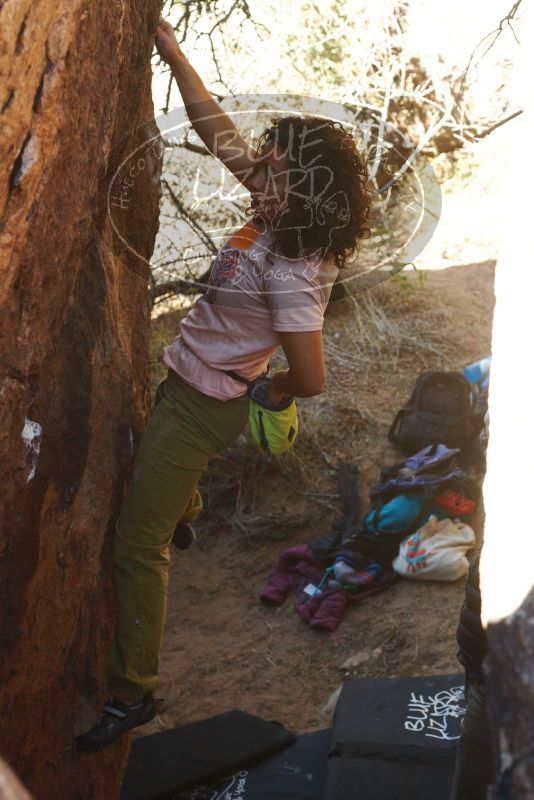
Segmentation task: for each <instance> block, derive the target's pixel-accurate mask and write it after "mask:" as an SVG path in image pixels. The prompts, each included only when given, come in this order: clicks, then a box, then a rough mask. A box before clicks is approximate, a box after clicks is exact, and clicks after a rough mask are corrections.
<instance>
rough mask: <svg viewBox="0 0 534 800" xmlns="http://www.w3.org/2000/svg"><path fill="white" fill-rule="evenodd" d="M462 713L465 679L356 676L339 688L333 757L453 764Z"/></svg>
mask: <svg viewBox="0 0 534 800" xmlns="http://www.w3.org/2000/svg"><path fill="white" fill-rule="evenodd" d="M464 714H465V701H464V675H463V674H458V675H437V676H431V677H428V676H424V677H409V678H385V679H378V680H376V679H371V678H357V679H355V680H350V681H347V682H346V683H345V684H344V685H343V689H342V691H341V694H340V697H339V700H338V703H337V706H336V712H335V716H334V731H333V735H332V750H331V752H332V754H335V755H338V756H342V757H347V756H359V757H374V756H380V757H383V758H393V759H395V760H398V761H414V760H415V761H418V762H419V763H433V764H444V763H450V762H451V761H454V758H455V753H456V747H457V743H458V739H459V737H460V732H461V726H462V720H463V717H464Z"/></svg>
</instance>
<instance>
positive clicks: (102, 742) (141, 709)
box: [76, 694, 161, 753]
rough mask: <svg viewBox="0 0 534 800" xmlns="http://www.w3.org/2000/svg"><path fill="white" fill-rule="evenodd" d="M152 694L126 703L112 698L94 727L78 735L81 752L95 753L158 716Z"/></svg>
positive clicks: (77, 742) (155, 701) (77, 739)
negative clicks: (135, 701) (134, 701)
mask: <svg viewBox="0 0 534 800" xmlns="http://www.w3.org/2000/svg"><path fill="white" fill-rule="evenodd" d="M158 703H161V700H155V699H154V698H153V697H152V695H148V694H147V695H145V697H143V699H142V700H139V701H138V702H137V703H131V704H126V703H122V702H121V701H120V700H115V699H114V698H112V699H111V700H109V701H108V702H107V703H106V705H105V706H104V708H103V709H102V711H101V713H100V716H99V718H98V719H97V721H96V722H95V724H94V725H93V727H92V728H91V729H90V730H88V731H87V732H86V733H82V734H81V735H80V736H77V737H76V746H77V749H78V751H79V752H81V753H95V752H96V751H97V750H103V749H104V747H109V745H110V744H113V742H114V741H116V740H117V739H118V738H119V737H120V736H122V734H123V733H126V731H129V730H130V729H131V728H137V727H138V726H139V725H145V724H146V723H147V722H150V720H151V719H154V717H155V716H156V705H157V704H158Z"/></svg>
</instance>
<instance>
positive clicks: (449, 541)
mask: <svg viewBox="0 0 534 800" xmlns="http://www.w3.org/2000/svg"><path fill="white" fill-rule="evenodd" d="M474 546H475V534H474V532H473V529H472V528H470V527H469V525H466V524H465V523H464V522H461V521H460V520H459V519H455V520H452V519H441V520H438V519H437V517H435V516H431V517H430V519H429V520H428V522H426V523H425V524H424V525H423V527H422V528H420V529H419V530H418V531H417V533H414V534H413V535H412V536H407V537H406V539H404V540H403V542H402V543H401V546H400V549H399V554H398V556H397V557H396V558H395V559H394V560H393V564H392V566H393V569H394V570H395V572H397V573H398V574H399V575H402V576H403V577H405V578H412V579H413V580H422V581H427V580H428V581H455V580H457V579H458V578H461V577H462V576H463V575H465V574H466V573H467V570H468V568H469V562H468V560H467V557H466V553H467V551H468V550H470V549H471V548H472V547H474Z"/></svg>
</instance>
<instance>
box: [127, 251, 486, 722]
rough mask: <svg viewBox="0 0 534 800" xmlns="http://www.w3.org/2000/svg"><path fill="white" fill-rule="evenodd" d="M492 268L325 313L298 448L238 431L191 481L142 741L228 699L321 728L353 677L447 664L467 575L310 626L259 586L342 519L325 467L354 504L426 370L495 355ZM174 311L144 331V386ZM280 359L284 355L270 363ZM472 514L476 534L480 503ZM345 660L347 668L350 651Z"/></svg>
mask: <svg viewBox="0 0 534 800" xmlns="http://www.w3.org/2000/svg"><path fill="white" fill-rule="evenodd" d="M493 275H494V263H493V262H488V261H486V262H483V263H474V264H467V265H461V266H451V267H449V268H447V269H442V270H439V271H429V272H427V273H425V280H424V281H422V280H421V277H420V274H418V273H414V272H412V273H408V274H407V275H406V276H402V278H401V279H399V280H396V281H390V282H388V283H387V284H385V285H381V286H378V287H375V288H374V289H373V290H371V291H370V292H367V293H364V294H361V295H359V296H358V297H357V298H356V301H355V302H353V301H350V300H344V301H341V302H338V303H335V304H333V306H332V307H331V310H330V311H329V313H328V314H327V317H326V320H325V329H324V338H325V352H326V358H327V364H328V370H329V374H328V387H327V389H326V391H325V392H324V394H323V395H321V396H320V397H316V398H311V399H309V400H302V401H301V402H300V405H299V407H300V419H301V432H300V434H299V437H298V441H297V443H296V445H295V448H294V451H292V452H290V453H288V454H286V455H284V456H282V457H280V458H279V459H277V460H275V461H274V462H273V463H268V462H267V461H266V459H265V458H264V456H263V454H262V453H261V452H260V451H259V450H257V449H256V448H255V447H254V445H252V444H251V443H250V442H248V440H247V438H246V436H242V437H240V439H239V440H238V441H237V442H236V444H235V445H234V446H232V448H230V449H229V450H228V451H226V452H225V453H224V454H222V455H221V456H218V457H216V458H214V459H213V460H212V462H211V465H210V468H209V470H208V472H207V473H206V475H205V476H204V478H203V479H202V483H201V486H200V488H201V490H202V493H203V496H204V502H205V508H204V511H203V513H202V515H201V517H200V519H199V520H198V522H197V524H196V530H197V533H198V535H199V540H198V542H197V543H196V544H195V545H194V546H193V547H192V548H191V549H190V550H189V551H185V552H183V551H178V550H176V549H174V548H173V552H172V565H171V570H170V586H169V604H168V616H167V626H166V634H165V644H164V649H163V653H162V658H161V668H160V676H161V687H160V691H159V696H162V697H164V698H165V704H164V706H163V707H162V710H161V712H160V713H159V714H158V716H157V717H156V719H155V720H154V721H153V722H152V723H150V725H147V726H144V727H143V729H142V731H140V732H139V735H146V734H148V733H152V732H155V731H157V730H161V729H164V728H169V727H173V726H176V725H180V724H183V723H187V722H191V721H194V720H199V719H202V718H205V717H208V716H211V715H213V714H217V713H220V712H223V711H226V710H229V709H231V708H239V709H242V710H244V711H248V712H251V713H254V714H257V715H259V716H261V717H264V718H266V719H273V720H278V721H279V722H281V723H283V724H285V725H286V726H287V727H289V728H290V729H292V730H294V731H295V732H303V731H310V730H314V729H317V728H322V727H325V726H327V725H329V724H330V721H331V714H332V706H333V703H332V702H330V705H329V704H328V701H329V699H330V698H331V696H332V693H333V692H334V691H335V690H336V689H337V688H338V687H339V686H340V684H341V682H342V681H343V680H344V679H346V678H347V677H349V676H351V675H360V676H377V677H378V676H380V677H383V676H396V675H426V674H428V675H430V674H439V673H450V672H456V671H460V670H459V665H458V662H457V660H456V649H457V648H456V641H455V630H456V625H457V621H458V615H459V610H460V606H461V603H462V600H463V583H464V579H460V580H458V581H456V582H454V583H446V584H441V583H437V582H411V581H409V580H404V579H403V580H399V581H398V583H396V584H395V585H394V586H393V587H391V588H389V589H387V590H386V591H385V592H383V593H381V594H378V595H376V596H373V597H370V598H367V599H364V600H363V601H360V602H354V603H351V604H349V607H348V610H347V612H346V614H345V617H344V619H343V621H342V622H341V624H340V626H339V628H338V629H337V631H335V632H333V633H326V632H317V631H313V630H311V629H309V628H308V627H307V626H306V625H305V623H304V622H303V621H302V620H301V619H300V618H299V617H298V616H297V615H296V614H295V612H294V611H293V608H292V602H291V599H289V600H288V601H287V602H286V604H285V605H284V606H282V607H281V608H278V609H273V608H266V607H263V606H262V605H261V603H260V602H259V599H258V598H259V592H260V589H261V586H262V584H263V582H264V581H265V579H266V577H267V575H268V572H269V570H270V568H271V566H272V564H273V563H274V561H275V559H276V557H277V555H278V553H279V552H280V551H281V550H283V549H285V548H286V547H288V546H291V545H293V544H296V543H299V542H304V541H306V540H308V539H311V538H313V537H317V536H321V535H324V534H326V533H328V532H329V531H330V529H331V525H332V523H333V521H334V520H335V519H337V518H338V517H339V514H340V510H339V509H340V503H339V500H338V495H337V485H336V470H335V466H336V464H337V462H338V461H339V460H340V459H343V460H346V461H349V462H351V463H354V464H356V465H357V466H358V469H359V476H360V490H361V496H362V500H363V501H364V505H365V503H367V498H368V490H369V488H370V486H371V485H372V484H373V483H375V482H376V481H377V479H378V477H379V472H380V468H381V467H382V466H385V465H387V464H391V463H393V462H394V461H396V460H398V459H399V454H398V453H396V452H395V451H394V449H393V448H392V447H391V446H389V445H388V442H387V431H388V427H389V425H390V423H391V421H392V419H393V416H394V413H395V411H396V410H397V409H398V408H399V407H400V405H402V403H403V402H404V401H405V400H407V398H408V396H409V393H410V391H411V388H412V386H413V383H414V381H415V379H416V378H417V376H418V375H419V374H420V372H422V371H423V370H424V369H432V368H440V369H458V368H461V367H462V366H464V365H465V364H467V363H469V362H470V361H474V360H475V359H478V358H481V357H482V356H484V355H487V354H488V353H489V352H490V349H491V345H490V343H491V319H492V311H493V299H494V298H493ZM178 321H179V313H178V314H177V313H172V314H167V315H165V316H160V317H159V318H158V319H157V320H155V321H154V326H153V382H154V385H155V384H156V383H157V381H158V380H159V379H161V377H163V376H164V374H165V372H166V368H165V367H164V365H163V364H162V363H161V361H160V353H161V347H162V343H169V342H170V341H172V339H173V338H174V336H175V335H176V333H177V329H178ZM278 363H282V362H278ZM471 524H472V525H473V527H474V528H475V529H476V531H477V535H478V537H479V539H480V533H481V525H482V513H481V512H480V513H478V514H477V515H476V516H475V518H474V520H472V522H471ZM352 657H356V658H354V662H355V666H353V667H352V668H350V669H349V668H345V669H344V668H343V665H344V664H345V662H346V661H347V659H349V658H352Z"/></svg>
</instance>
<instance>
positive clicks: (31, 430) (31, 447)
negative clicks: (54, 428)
mask: <svg viewBox="0 0 534 800" xmlns="http://www.w3.org/2000/svg"><path fill="white" fill-rule="evenodd" d="M21 436H22V441H23V442H24V445H25V447H26V458H27V461H28V466H29V469H30V471H29V473H28V475H27V476H26V483H29V482H30V481H31V480H32V478H33V477H34V475H35V470H36V468H37V459H38V458H39V452H40V450H41V439H42V436H43V429H42V427H41V426H40V425H39V423H38V422H34V421H33V420H31V419H28V418H26V421H25V422H24V428H23V429H22V434H21Z"/></svg>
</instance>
